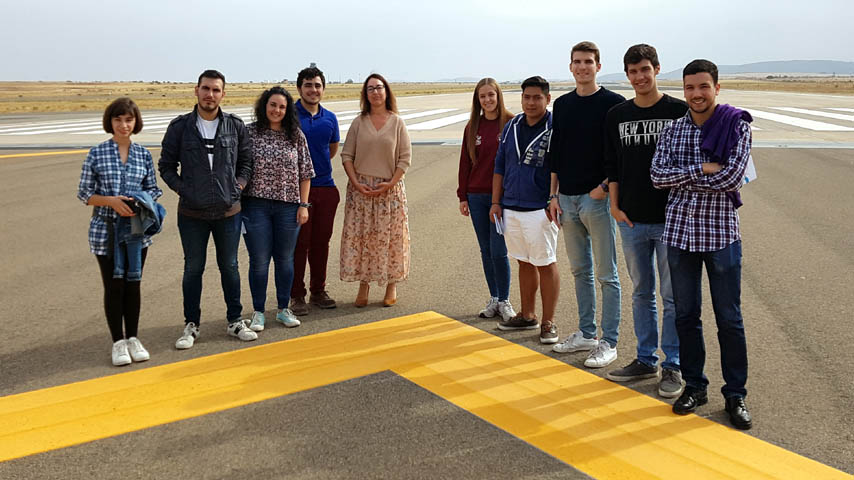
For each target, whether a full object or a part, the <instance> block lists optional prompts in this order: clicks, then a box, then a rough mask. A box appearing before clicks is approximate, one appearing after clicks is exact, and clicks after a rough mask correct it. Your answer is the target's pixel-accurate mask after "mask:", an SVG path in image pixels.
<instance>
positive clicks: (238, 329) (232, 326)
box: [225, 319, 258, 342]
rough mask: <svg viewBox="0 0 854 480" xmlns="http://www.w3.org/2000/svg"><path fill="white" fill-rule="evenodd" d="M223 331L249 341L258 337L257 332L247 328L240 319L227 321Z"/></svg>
mask: <svg viewBox="0 0 854 480" xmlns="http://www.w3.org/2000/svg"><path fill="white" fill-rule="evenodd" d="M225 331H226V333H228V334H229V335H231V336H232V337H237V338H239V339H241V340H243V341H244V342H251V341H252V340H257V339H258V334H257V333H255V332H253V331H252V330H249V327H247V326H246V323H245V322H244V321H243V320H240V319H238V320H237V321H236V322H232V323H229V324H228V328H226V329H225Z"/></svg>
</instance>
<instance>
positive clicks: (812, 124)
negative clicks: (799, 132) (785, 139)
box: [748, 109, 854, 132]
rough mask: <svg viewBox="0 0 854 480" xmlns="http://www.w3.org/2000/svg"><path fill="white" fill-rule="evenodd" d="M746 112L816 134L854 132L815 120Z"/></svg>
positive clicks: (769, 113) (848, 128) (752, 110)
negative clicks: (812, 131)
mask: <svg viewBox="0 0 854 480" xmlns="http://www.w3.org/2000/svg"><path fill="white" fill-rule="evenodd" d="M748 111H749V112H750V114H751V115H752V116H754V117H756V118H762V119H764V120H771V121H772V122H778V123H784V124H786V125H791V126H793V127H799V128H806V129H807V130H814V131H816V132H854V128H851V127H843V126H841V125H834V124H832V123H825V122H816V121H815V120H807V119H805V118H798V117H790V116H788V115H780V114H779V113H771V112H763V111H762V110H754V109H750V110H748Z"/></svg>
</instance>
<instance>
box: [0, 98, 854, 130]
mask: <svg viewBox="0 0 854 480" xmlns="http://www.w3.org/2000/svg"><path fill="white" fill-rule="evenodd" d="M351 105H352V103H351ZM345 108H346V107H345ZM350 108H352V107H350ZM761 108H763V109H762V110H755V109H751V110H749V111H750V112H751V113H752V114H753V116H754V117H756V118H757V119H763V120H769V121H771V122H776V123H781V124H784V125H789V126H792V127H796V128H803V129H807V130H813V131H819V132H854V127H851V126H845V125H838V124H833V123H827V122H820V121H816V120H810V119H807V118H801V117H796V116H792V115H783V114H781V113H772V112H770V111H768V110H778V111H782V112H789V113H792V114H798V115H804V116H813V117H825V118H830V119H834V120H839V121H844V122H854V115H851V114H850V113H854V108H842V107H839V108H829V107H824V108H820V109H819V108H816V109H805V108H794V107H761ZM460 110H461V109H459V108H436V109H429V110H421V111H418V110H415V109H401V110H400V114H401V115H400V116H401V118H403V119H404V120H407V121H409V120H414V119H419V118H423V117H433V118H432V119H429V120H426V121H422V122H419V123H412V124H410V125H407V128H408V129H409V130H412V131H425V130H435V129H439V128H443V127H447V126H450V125H455V124H459V123H463V122H465V121H467V120H468V119H469V112H467V111H466V112H460ZM225 111H226V112H228V113H231V114H234V115H237V116H238V117H240V118H242V119H243V120H244V121H245V122H247V123H249V122H251V121H252V119H253V118H252V117H253V115H254V109H253V108H248V107H241V108H235V109H228V108H226V109H225ZM404 112H409V113H404ZM185 113H187V112H186V111H180V112H156V113H155V114H153V115H148V116H143V123H144V128H143V133H152V134H162V133H163V132H165V131H166V128H167V127H168V125H169V123H170V122H171V121H172V119H174V118H175V117H177V116H179V115H183V114H185ZM334 113H335V114H336V116H337V117H338V121H339V125H340V126H339V129H340V130H341V131H342V132H346V131H347V130H348V129H349V127H350V121H351V120H353V119H354V118H356V117H357V116H359V113H360V111H359V110H342V111H340V112H334ZM751 128H752V129H753V130H755V131H762V130H766V131H774V130H778V131H779V130H781V129H780V128H779V127H773V126H771V125H768V124H766V125H765V127H762V128H760V127H757V126H754V125H751ZM44 134H67V135H104V131H103V128H102V123H101V118H100V117H95V116H92V117H86V116H82V117H75V118H69V119H67V120H64V121H60V120H50V121H45V122H29V123H17V124H9V125H0V136H33V135H44Z"/></svg>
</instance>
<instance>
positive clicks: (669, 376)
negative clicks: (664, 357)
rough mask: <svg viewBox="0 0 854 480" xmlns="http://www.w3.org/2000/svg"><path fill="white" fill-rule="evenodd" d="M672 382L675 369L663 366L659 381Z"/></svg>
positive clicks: (674, 376)
mask: <svg viewBox="0 0 854 480" xmlns="http://www.w3.org/2000/svg"><path fill="white" fill-rule="evenodd" d="M664 382H673V383H676V371H675V370H670V369H669V368H664V369H662V371H661V383H664Z"/></svg>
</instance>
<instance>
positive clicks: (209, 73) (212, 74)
mask: <svg viewBox="0 0 854 480" xmlns="http://www.w3.org/2000/svg"><path fill="white" fill-rule="evenodd" d="M203 78H218V79H220V80H222V88H225V75H223V74H222V73H220V72H219V71H218V70H205V71H204V72H202V74H201V75H199V82H198V83H197V84H196V86H197V87H198V86H201V84H202V79H203Z"/></svg>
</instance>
